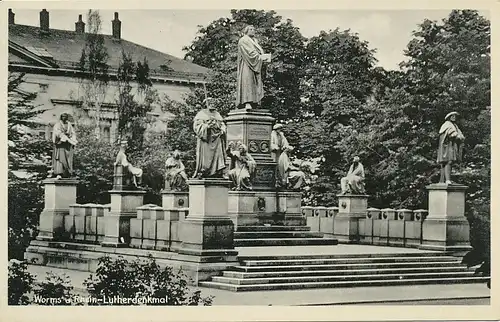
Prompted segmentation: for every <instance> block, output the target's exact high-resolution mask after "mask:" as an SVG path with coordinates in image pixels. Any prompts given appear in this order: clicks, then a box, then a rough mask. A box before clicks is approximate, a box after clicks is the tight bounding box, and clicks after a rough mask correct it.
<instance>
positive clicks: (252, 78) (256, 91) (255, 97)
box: [236, 35, 264, 107]
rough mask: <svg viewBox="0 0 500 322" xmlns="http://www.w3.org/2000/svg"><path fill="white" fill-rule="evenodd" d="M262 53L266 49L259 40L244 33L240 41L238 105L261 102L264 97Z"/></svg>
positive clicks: (237, 86)
mask: <svg viewBox="0 0 500 322" xmlns="http://www.w3.org/2000/svg"><path fill="white" fill-rule="evenodd" d="M262 54H264V51H263V50H262V48H261V47H260V45H259V44H258V43H257V40H255V39H252V38H250V37H249V36H247V35H244V36H243V37H241V38H240V40H239V41H238V61H237V63H238V73H237V83H236V106H237V107H238V106H240V105H242V104H245V103H254V104H255V103H256V104H259V103H260V101H261V100H262V98H263V97H264V89H263V86H262V75H261V69H262V59H261V58H260V55H262Z"/></svg>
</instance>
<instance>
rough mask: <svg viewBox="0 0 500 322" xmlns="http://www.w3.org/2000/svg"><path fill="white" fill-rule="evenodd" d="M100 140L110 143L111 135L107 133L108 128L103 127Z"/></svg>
mask: <svg viewBox="0 0 500 322" xmlns="http://www.w3.org/2000/svg"><path fill="white" fill-rule="evenodd" d="M102 138H103V139H104V140H105V141H106V142H111V133H110V131H109V127H104V128H102Z"/></svg>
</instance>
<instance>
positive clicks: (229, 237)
mask: <svg viewBox="0 0 500 322" xmlns="http://www.w3.org/2000/svg"><path fill="white" fill-rule="evenodd" d="M229 183H230V182H229V181H228V180H223V179H201V180H190V181H188V184H189V200H190V201H191V202H190V205H189V216H188V217H187V218H186V219H185V220H184V221H183V222H181V224H180V233H179V238H180V240H181V245H180V247H179V248H178V249H177V250H176V251H177V252H178V253H179V254H184V255H189V256H198V257H200V258H204V257H213V258H214V261H217V262H224V261H226V260H230V261H233V260H235V256H236V255H237V251H235V250H234V240H233V239H234V224H233V222H232V221H231V219H229V216H228V190H229Z"/></svg>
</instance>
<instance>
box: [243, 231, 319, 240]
mask: <svg viewBox="0 0 500 322" xmlns="http://www.w3.org/2000/svg"><path fill="white" fill-rule="evenodd" d="M322 237H323V233H320V232H310V231H236V232H234V238H235V239H262V238H322Z"/></svg>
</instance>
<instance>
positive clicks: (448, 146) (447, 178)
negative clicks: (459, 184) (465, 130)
mask: <svg viewBox="0 0 500 322" xmlns="http://www.w3.org/2000/svg"><path fill="white" fill-rule="evenodd" d="M457 115H459V114H458V113H457V112H451V113H448V114H447V115H446V117H445V118H444V120H445V122H444V123H443V125H442V126H441V129H440V130H439V148H438V157H437V162H439V164H440V165H441V177H440V179H439V182H440V183H446V184H451V183H452V181H451V166H452V164H453V163H454V162H460V161H461V160H462V149H463V144H464V140H465V137H464V135H463V134H462V132H461V131H460V129H459V128H458V126H457V124H456V123H455V122H456V117H457Z"/></svg>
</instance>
